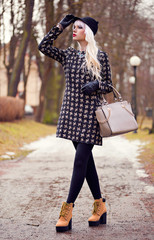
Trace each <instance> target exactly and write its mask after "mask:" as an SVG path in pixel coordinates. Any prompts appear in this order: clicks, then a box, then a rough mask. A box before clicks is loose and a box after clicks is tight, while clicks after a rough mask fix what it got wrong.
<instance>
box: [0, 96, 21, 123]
mask: <svg viewBox="0 0 154 240" xmlns="http://www.w3.org/2000/svg"><path fill="white" fill-rule="evenodd" d="M23 115H24V100H23V99H18V98H15V97H9V96H7V97H0V121H13V120H15V119H21V118H22V117H23Z"/></svg>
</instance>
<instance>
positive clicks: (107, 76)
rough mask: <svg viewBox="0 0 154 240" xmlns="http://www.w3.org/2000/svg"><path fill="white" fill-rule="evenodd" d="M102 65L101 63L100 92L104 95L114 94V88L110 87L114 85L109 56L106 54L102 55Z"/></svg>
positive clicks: (102, 53)
mask: <svg viewBox="0 0 154 240" xmlns="http://www.w3.org/2000/svg"><path fill="white" fill-rule="evenodd" d="M100 63H101V67H102V69H101V73H100V75H101V82H100V90H99V91H100V92H101V93H103V94H106V93H109V92H112V91H113V90H112V87H110V86H109V85H112V80H111V68H110V64H109V59H108V55H107V53H105V52H101V53H100Z"/></svg>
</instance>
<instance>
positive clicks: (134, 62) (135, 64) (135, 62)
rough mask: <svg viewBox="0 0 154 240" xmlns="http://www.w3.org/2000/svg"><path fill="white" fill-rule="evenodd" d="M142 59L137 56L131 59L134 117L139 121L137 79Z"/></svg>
mask: <svg viewBox="0 0 154 240" xmlns="http://www.w3.org/2000/svg"><path fill="white" fill-rule="evenodd" d="M140 63H141V59H140V58H139V57H137V56H132V57H131V58H130V65H131V66H132V67H133V68H134V79H133V81H134V95H135V97H134V115H135V119H136V120H137V77H136V69H137V67H138V66H139V65H140Z"/></svg>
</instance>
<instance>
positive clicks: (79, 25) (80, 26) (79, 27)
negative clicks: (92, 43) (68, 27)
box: [73, 20, 86, 41]
mask: <svg viewBox="0 0 154 240" xmlns="http://www.w3.org/2000/svg"><path fill="white" fill-rule="evenodd" d="M85 36H86V35H85V24H84V23H83V22H82V21H80V20H77V21H76V22H75V23H74V25H73V40H75V41H83V40H85Z"/></svg>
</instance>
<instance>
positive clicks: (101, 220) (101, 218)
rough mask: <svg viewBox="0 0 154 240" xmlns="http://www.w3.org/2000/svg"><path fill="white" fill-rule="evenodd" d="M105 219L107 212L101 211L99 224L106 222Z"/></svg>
mask: <svg viewBox="0 0 154 240" xmlns="http://www.w3.org/2000/svg"><path fill="white" fill-rule="evenodd" d="M106 221H107V212H105V213H103V214H102V216H101V217H100V224H106Z"/></svg>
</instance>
